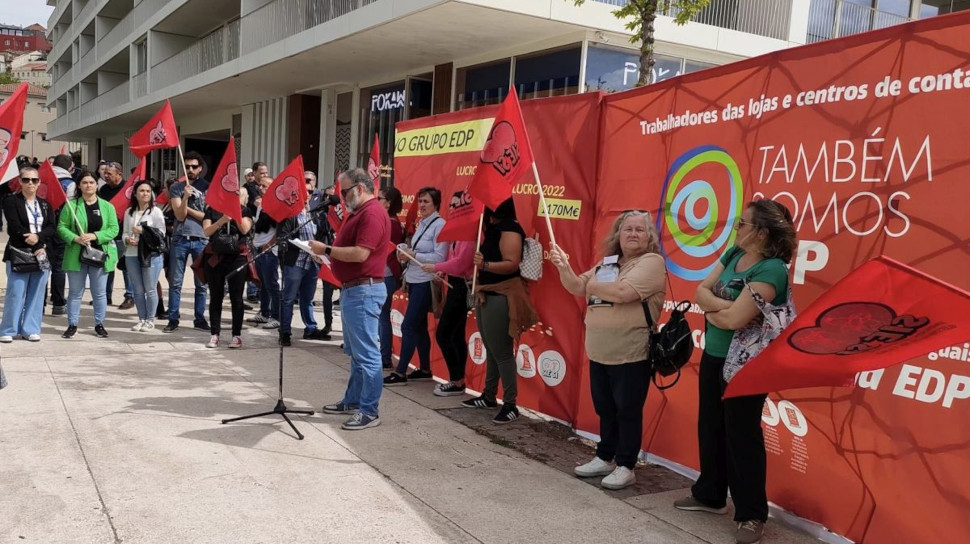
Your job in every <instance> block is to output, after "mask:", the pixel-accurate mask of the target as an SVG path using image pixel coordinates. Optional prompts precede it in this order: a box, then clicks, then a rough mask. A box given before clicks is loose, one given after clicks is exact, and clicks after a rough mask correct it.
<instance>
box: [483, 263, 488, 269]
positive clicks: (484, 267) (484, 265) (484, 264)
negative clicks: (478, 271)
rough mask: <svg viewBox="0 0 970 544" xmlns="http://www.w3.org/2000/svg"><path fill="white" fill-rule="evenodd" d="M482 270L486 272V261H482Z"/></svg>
mask: <svg viewBox="0 0 970 544" xmlns="http://www.w3.org/2000/svg"><path fill="white" fill-rule="evenodd" d="M482 270H483V271H485V270H488V261H482Z"/></svg>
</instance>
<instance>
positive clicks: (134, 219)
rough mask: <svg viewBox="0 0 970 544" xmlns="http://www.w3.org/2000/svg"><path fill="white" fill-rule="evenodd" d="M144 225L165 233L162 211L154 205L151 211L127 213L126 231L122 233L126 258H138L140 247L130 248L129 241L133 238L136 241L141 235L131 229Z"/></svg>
mask: <svg viewBox="0 0 970 544" xmlns="http://www.w3.org/2000/svg"><path fill="white" fill-rule="evenodd" d="M142 224H148V225H149V226H152V227H155V228H156V229H158V230H160V231H162V232H165V216H164V215H162V209H161V208H159V207H158V206H154V205H153V206H152V207H151V209H150V211H140V210H135V211H134V212H131V211H127V212H125V224H124V230H122V231H121V241H122V242H125V257H137V256H138V246H129V245H128V243H127V240H128V238H130V237H132V236H134V237H135V239H137V238H139V235H137V234H135V233H134V232H132V230H131V229H132V227H134V226H135V225H142Z"/></svg>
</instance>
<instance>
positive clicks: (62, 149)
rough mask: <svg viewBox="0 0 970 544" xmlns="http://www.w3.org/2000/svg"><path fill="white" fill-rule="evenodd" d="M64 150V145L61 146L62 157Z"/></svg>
mask: <svg viewBox="0 0 970 544" xmlns="http://www.w3.org/2000/svg"><path fill="white" fill-rule="evenodd" d="M64 148H65V146H64V144H61V152H60V154H61V155H63V154H64Z"/></svg>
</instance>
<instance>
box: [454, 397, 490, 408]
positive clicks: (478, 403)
mask: <svg viewBox="0 0 970 544" xmlns="http://www.w3.org/2000/svg"><path fill="white" fill-rule="evenodd" d="M461 405H462V407H464V408H495V407H496V406H498V403H497V402H495V401H494V400H488V399H486V398H485V397H475V398H473V399H468V400H464V401H462V402H461Z"/></svg>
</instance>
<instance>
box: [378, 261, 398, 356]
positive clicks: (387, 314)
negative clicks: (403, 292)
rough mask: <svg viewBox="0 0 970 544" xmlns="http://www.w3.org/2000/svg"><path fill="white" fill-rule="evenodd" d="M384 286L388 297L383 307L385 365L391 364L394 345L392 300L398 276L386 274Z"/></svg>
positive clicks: (382, 341)
mask: <svg viewBox="0 0 970 544" xmlns="http://www.w3.org/2000/svg"><path fill="white" fill-rule="evenodd" d="M384 287H387V298H385V299H384V306H382V307H381V323H380V335H381V362H382V363H383V364H384V366H391V347H392V346H393V343H392V342H393V334H394V332H393V331H392V330H391V302H393V301H394V291H397V288H398V287H399V286H398V284H397V278H395V277H394V276H384Z"/></svg>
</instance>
